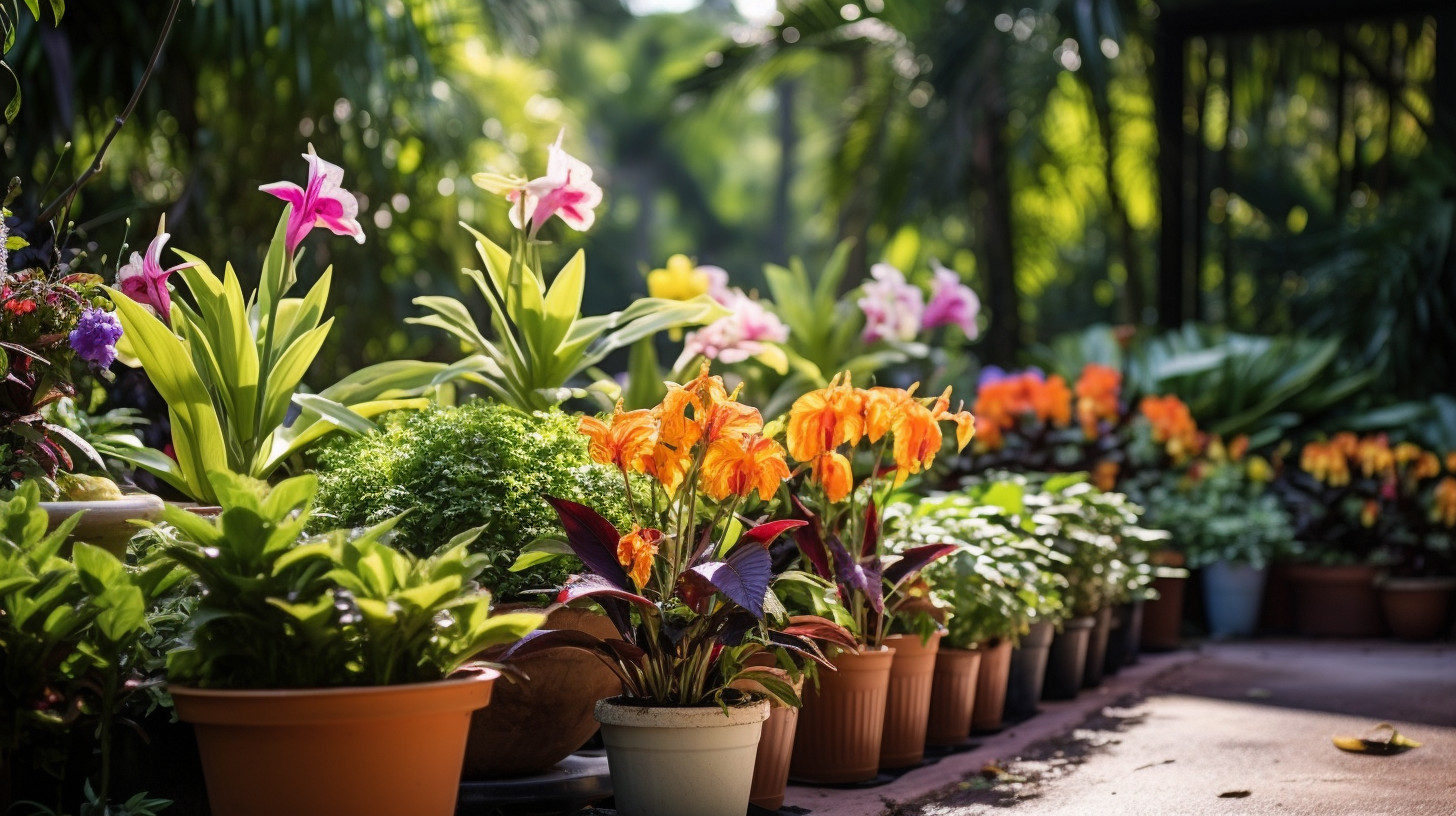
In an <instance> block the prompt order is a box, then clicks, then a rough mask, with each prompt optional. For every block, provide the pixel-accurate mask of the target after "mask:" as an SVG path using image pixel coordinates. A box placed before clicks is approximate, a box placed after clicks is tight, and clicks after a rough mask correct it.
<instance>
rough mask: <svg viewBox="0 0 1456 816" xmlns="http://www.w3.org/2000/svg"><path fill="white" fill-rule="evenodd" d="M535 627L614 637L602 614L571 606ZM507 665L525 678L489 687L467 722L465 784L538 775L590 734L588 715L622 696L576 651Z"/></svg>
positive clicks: (607, 674)
mask: <svg viewBox="0 0 1456 816" xmlns="http://www.w3.org/2000/svg"><path fill="white" fill-rule="evenodd" d="M521 606H525V605H521ZM503 609H504V608H503ZM542 628H543V629H575V630H578V631H582V632H586V633H588V634H591V635H595V636H596V637H599V638H602V639H608V638H615V637H620V635H618V634H617V630H616V628H615V627H614V626H612V623H611V621H609V620H608V619H607V617H606V616H605V615H602V614H600V613H597V612H593V611H591V610H586V609H574V608H571V607H561V608H558V609H555V610H553V611H552V612H551V614H550V615H548V616H547V618H546V623H545V624H544V625H543V626H542ZM485 657H487V658H489V657H490V655H489V653H487V654H486V655H485ZM510 664H511V666H512V667H513V668H516V669H519V670H520V671H522V672H524V673H525V675H526V677H525V678H516V679H515V682H511V681H510V679H509V678H506V679H504V680H503V681H502V682H500V683H498V684H496V688H495V693H494V694H493V695H492V697H491V701H490V705H489V706H488V707H486V708H483V709H481V710H479V711H477V712H475V714H474V715H473V716H472V717H471V718H470V741H469V742H468V743H467V745H466V748H465V770H464V778H465V779H468V780H478V779H504V778H508V777H515V776H528V775H531V774H537V773H541V772H543V771H545V770H546V769H548V768H550V767H551V766H553V765H555V764H556V763H558V762H560V761H561V760H563V759H565V758H566V757H567V756H568V755H569V754H571V753H572V752H573V751H576V750H577V749H579V748H581V746H582V745H583V744H585V743H586V741H587V740H589V739H591V736H592V734H595V733H596V730H597V722H596V720H595V719H593V718H592V711H593V710H594V708H595V706H596V703H597V701H598V700H603V699H606V698H607V697H615V696H616V695H618V694H621V693H622V683H621V681H620V680H618V679H617V676H616V675H615V674H613V673H612V670H611V669H609V668H607V666H606V664H604V663H602V661H601V659H600V658H598V657H596V656H594V655H591V654H588V653H586V652H584V651H581V650H580V649H552V650H550V651H546V652H540V653H537V654H534V655H529V656H527V657H525V658H521V659H517V660H512V661H510Z"/></svg>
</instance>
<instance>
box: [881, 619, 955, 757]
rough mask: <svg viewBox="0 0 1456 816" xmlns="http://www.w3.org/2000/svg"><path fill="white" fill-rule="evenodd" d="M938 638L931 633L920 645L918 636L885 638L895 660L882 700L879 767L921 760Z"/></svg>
mask: <svg viewBox="0 0 1456 816" xmlns="http://www.w3.org/2000/svg"><path fill="white" fill-rule="evenodd" d="M940 635H941V633H940V632H935V633H934V634H932V635H931V636H930V638H929V639H927V640H926V641H924V642H921V640H920V636H919V635H891V636H889V637H887V638H885V645H886V646H889V647H890V648H891V649H894V650H895V661H894V663H892V664H891V665H890V687H889V691H888V693H887V695H886V697H885V733H884V735H883V737H882V738H881V740H880V767H881V768H908V767H910V766H912V765H919V764H920V760H922V759H924V758H925V728H926V724H927V722H928V718H929V716H930V693H931V689H932V687H933V686H934V684H935V655H936V653H937V652H939V651H940Z"/></svg>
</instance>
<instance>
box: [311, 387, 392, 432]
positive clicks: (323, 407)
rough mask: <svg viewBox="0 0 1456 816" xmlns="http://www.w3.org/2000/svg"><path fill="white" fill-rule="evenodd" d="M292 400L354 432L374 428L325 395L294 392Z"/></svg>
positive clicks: (367, 430) (357, 414)
mask: <svg viewBox="0 0 1456 816" xmlns="http://www.w3.org/2000/svg"><path fill="white" fill-rule="evenodd" d="M293 401H294V402H296V403H298V404H299V406H300V407H303V408H307V409H308V410H310V411H313V412H314V413H316V414H318V415H319V416H320V417H322V418H323V419H324V420H326V421H328V422H332V423H333V424H335V425H337V426H339V427H340V428H343V429H345V430H349V431H353V432H354V433H369V432H370V431H372V430H374V423H373V422H370V421H369V420H368V419H366V418H364V417H363V416H361V415H360V414H359V413H357V412H356V411H353V410H350V409H349V408H348V407H347V406H345V405H342V404H340V403H337V402H335V401H333V400H331V399H329V398H327V397H321V396H319V395H318V394H294V395H293Z"/></svg>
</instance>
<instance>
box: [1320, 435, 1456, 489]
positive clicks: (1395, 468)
mask: <svg viewBox="0 0 1456 816" xmlns="http://www.w3.org/2000/svg"><path fill="white" fill-rule="evenodd" d="M1453 464H1456V456H1453V455H1451V454H1448V455H1447V457H1446V466H1447V470H1451V469H1452V468H1451V465H1453ZM1299 466H1300V468H1302V469H1303V470H1304V471H1305V472H1306V473H1308V474H1309V475H1311V476H1313V477H1314V478H1315V479H1317V480H1319V481H1321V482H1324V483H1325V484H1327V485H1329V486H1330V487H1344V486H1345V485H1348V484H1349V483H1350V478H1351V475H1352V473H1354V472H1355V471H1356V470H1358V471H1359V473H1360V475H1361V476H1363V477H1365V478H1367V479H1380V480H1382V481H1385V482H1389V483H1391V484H1395V483H1396V482H1397V481H1398V480H1400V479H1404V480H1405V482H1406V487H1408V488H1410V489H1414V488H1415V487H1416V485H1418V484H1419V483H1420V482H1423V481H1426V480H1427V479H1434V478H1435V477H1437V476H1439V475H1441V458H1440V457H1438V456H1437V455H1436V454H1434V453H1432V452H1430V451H1428V450H1425V449H1423V448H1421V447H1420V446H1419V445H1416V444H1414V443H1411V442H1402V443H1400V444H1398V445H1396V446H1395V447H1393V448H1392V447H1391V445H1390V441H1389V439H1387V438H1386V436H1385V434H1371V435H1369V436H1363V437H1361V436H1356V435H1355V434H1353V433H1350V432H1349V431H1341V432H1340V433H1337V434H1335V435H1334V436H1332V437H1330V439H1329V440H1327V441H1324V442H1310V443H1308V444H1306V445H1305V446H1304V449H1303V450H1301V451H1300V455H1299Z"/></svg>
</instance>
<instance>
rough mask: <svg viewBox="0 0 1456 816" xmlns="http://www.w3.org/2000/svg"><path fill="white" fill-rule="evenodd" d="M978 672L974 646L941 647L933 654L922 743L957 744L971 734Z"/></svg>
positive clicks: (978, 661)
mask: <svg viewBox="0 0 1456 816" xmlns="http://www.w3.org/2000/svg"><path fill="white" fill-rule="evenodd" d="M980 673H981V652H980V650H977V649H951V648H949V647H944V646H943V647H941V650H940V651H939V652H937V653H936V655H935V684H934V685H933V686H932V687H931V689H930V720H929V722H928V723H927V724H926V727H925V744H926V745H933V746H937V747H942V746H947V745H959V744H961V743H962V742H964V741H965V739H966V737H968V736H970V733H971V714H972V713H973V712H974V711H975V705H976V679H977V678H978V677H979V675H980Z"/></svg>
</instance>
